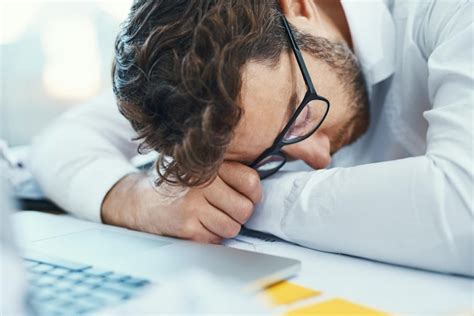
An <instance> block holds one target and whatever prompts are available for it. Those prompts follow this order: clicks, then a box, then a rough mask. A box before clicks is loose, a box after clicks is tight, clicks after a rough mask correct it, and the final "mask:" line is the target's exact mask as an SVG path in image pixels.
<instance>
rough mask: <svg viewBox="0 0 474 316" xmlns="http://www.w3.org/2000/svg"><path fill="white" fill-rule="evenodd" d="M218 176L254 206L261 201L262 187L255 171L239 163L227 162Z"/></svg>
mask: <svg viewBox="0 0 474 316" xmlns="http://www.w3.org/2000/svg"><path fill="white" fill-rule="evenodd" d="M218 174H219V177H221V179H222V180H223V181H224V182H225V183H227V185H229V186H230V187H232V188H234V189H235V190H237V191H239V192H240V193H242V194H243V195H245V196H246V197H247V198H249V199H250V200H251V201H252V202H253V203H254V204H256V203H258V202H260V201H261V199H262V185H261V182H260V177H259V175H258V173H257V171H255V170H254V169H252V168H250V167H249V166H246V165H244V164H241V163H238V162H225V163H224V164H223V165H222V167H221V168H220V169H219V173H218Z"/></svg>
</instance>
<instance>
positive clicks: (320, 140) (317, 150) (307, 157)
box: [283, 133, 331, 169]
mask: <svg viewBox="0 0 474 316" xmlns="http://www.w3.org/2000/svg"><path fill="white" fill-rule="evenodd" d="M283 151H284V152H285V153H286V154H287V155H288V156H289V157H290V158H293V159H299V160H303V161H304V162H306V163H307V164H308V165H309V166H310V167H312V168H314V169H324V168H326V167H327V166H328V165H329V164H330V163H331V154H330V153H331V143H330V141H329V138H328V137H327V136H326V135H325V134H322V133H321V134H319V133H316V134H314V135H312V136H310V137H309V138H307V139H305V140H304V141H302V142H300V143H296V144H294V145H288V146H285V147H284V148H283Z"/></svg>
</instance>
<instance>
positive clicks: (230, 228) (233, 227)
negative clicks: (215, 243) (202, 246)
mask: <svg viewBox="0 0 474 316" xmlns="http://www.w3.org/2000/svg"><path fill="white" fill-rule="evenodd" d="M240 227H241V226H240V225H239V224H238V223H236V222H229V223H228V224H227V225H226V228H225V231H224V235H225V236H222V237H225V238H233V237H235V236H237V235H238V234H239V232H240Z"/></svg>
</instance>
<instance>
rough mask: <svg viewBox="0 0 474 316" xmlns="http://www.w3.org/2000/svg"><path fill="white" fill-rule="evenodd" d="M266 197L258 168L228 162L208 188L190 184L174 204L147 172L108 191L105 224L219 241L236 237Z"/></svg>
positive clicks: (191, 238)
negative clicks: (255, 207)
mask: <svg viewBox="0 0 474 316" xmlns="http://www.w3.org/2000/svg"><path fill="white" fill-rule="evenodd" d="M261 198H262V186H261V183H260V178H259V176H258V174H257V172H256V171H255V170H253V169H251V168H249V167H248V166H245V165H243V164H240V163H237V162H226V163H224V164H223V165H222V167H221V168H220V170H219V173H218V176H217V177H216V179H215V180H214V181H213V182H212V183H211V184H209V185H208V186H206V187H199V188H191V189H189V190H188V191H187V192H186V194H184V195H183V196H181V197H178V198H176V200H174V201H173V202H172V203H170V202H169V201H167V200H169V197H167V196H164V195H162V194H160V193H158V192H157V191H156V190H155V188H153V185H152V183H151V181H150V180H149V179H148V177H147V176H146V175H145V174H142V173H136V174H130V175H128V176H126V177H124V178H123V179H121V180H120V181H119V182H117V183H116V184H115V186H114V187H113V188H112V189H111V190H110V191H109V193H108V194H107V196H106V197H105V199H104V202H103V204H102V220H103V222H104V223H106V224H111V225H116V226H123V227H126V228H130V229H134V230H139V231H144V232H148V233H153V234H158V235H166V236H172V237H178V238H183V239H190V240H194V241H199V242H205V243H220V242H221V240H222V239H223V238H231V237H234V236H236V235H237V234H238V233H239V231H240V228H241V226H242V225H243V224H244V223H245V222H246V221H247V220H248V219H249V218H250V216H251V215H252V212H253V209H254V205H255V204H256V203H258V202H259V201H260V200H261Z"/></svg>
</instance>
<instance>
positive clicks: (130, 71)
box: [32, 0, 474, 275]
mask: <svg viewBox="0 0 474 316" xmlns="http://www.w3.org/2000/svg"><path fill="white" fill-rule="evenodd" d="M472 10H473V7H472V2H470V1H391V0H385V1H383V0H374V1H366V2H358V1H350V0H345V1H340V2H339V1H333V0H280V1H278V2H277V1H274V0H262V1H250V0H248V1H246V0H242V1H227V0H216V1H184V0H183V1H137V2H136V3H135V4H134V5H133V7H132V9H131V13H130V16H129V18H128V19H127V21H126V22H125V23H124V24H123V26H122V30H121V32H120V34H119V35H118V37H117V42H116V56H115V60H114V68H113V81H114V83H113V85H114V92H115V95H116V99H117V105H118V108H119V110H120V112H121V113H122V114H123V116H124V117H126V118H127V119H128V121H129V122H130V123H131V125H132V126H133V130H132V129H131V128H130V126H129V123H128V122H127V120H125V119H124V118H123V117H121V116H120V115H119V114H118V111H117V110H116V107H115V106H116V105H114V104H112V102H110V103H107V102H106V101H99V103H97V104H95V105H89V106H88V107H84V108H80V109H78V110H75V111H73V112H71V113H69V114H66V115H65V116H64V117H63V118H62V119H60V120H59V121H58V122H57V123H56V124H55V125H54V126H53V127H51V128H50V129H49V130H48V131H47V132H46V133H45V134H44V135H43V136H42V137H41V138H39V140H37V142H36V144H35V146H34V150H33V160H32V168H33V169H34V172H35V174H36V176H37V177H38V179H39V181H40V183H41V184H42V186H43V188H44V190H45V192H46V193H47V194H48V195H49V196H50V197H51V198H52V199H53V200H54V201H55V202H57V203H58V204H59V205H61V206H63V207H64V208H65V209H67V210H69V211H71V212H73V213H75V214H77V215H79V216H82V217H85V218H89V219H91V220H96V221H100V220H102V221H103V222H104V223H108V224H113V225H120V226H124V227H128V228H131V229H137V230H142V231H147V232H151V233H156V234H164V235H171V236H176V237H180V238H187V239H192V240H197V241H201V242H212V243H218V242H220V241H221V240H222V238H229V237H233V236H235V235H236V234H237V233H238V232H239V230H240V228H241V226H242V225H244V224H245V225H246V226H247V227H249V228H253V229H258V230H262V231H266V232H269V233H272V234H275V235H277V236H280V237H282V238H284V239H286V240H289V241H292V242H295V243H298V244H301V245H304V246H307V247H311V248H315V249H319V250H323V251H330V252H338V253H345V254H350V255H354V256H361V257H366V258H371V259H374V260H380V261H385V262H391V263H395V264H402V265H409V266H414V267H419V268H425V269H432V270H437V271H443V272H450V273H459V274H467V275H473V274H474V271H473V262H472V249H473V247H472V246H473V245H472V244H473V231H472V227H473V226H472V224H473V216H474V214H473V210H472V189H473V169H472V161H473V126H472V125H473V124H472V122H473V121H472V116H473V101H474V95H473V82H474V80H473V63H472V58H473V57H472V56H473V46H474V45H473V19H472ZM101 102H102V103H101ZM369 118H370V120H369ZM369 122H370V123H369ZM134 137H135V138H134ZM132 138H133V139H134V141H131V139H132ZM138 144H141V145H140V146H141V148H142V149H150V150H155V151H157V152H159V153H160V156H159V158H158V162H157V164H156V177H155V178H152V179H150V177H149V176H147V175H145V174H143V173H139V172H138V171H137V170H136V169H135V168H133V167H132V166H131V164H130V163H129V159H130V157H132V156H133V154H134V152H135V150H136V148H137V146H138ZM336 152H337V153H336ZM53 157H54V158H53ZM287 159H288V160H289V159H292V160H302V161H304V162H305V163H306V164H307V165H309V166H310V167H312V168H313V169H315V170H311V171H309V170H308V168H303V169H298V167H295V166H293V168H296V169H298V170H300V171H299V172H288V171H281V170H280V168H281V167H282V166H283V164H285V162H286V160H287ZM326 167H332V168H328V169H324V168H326ZM277 171H279V172H277ZM260 178H262V179H263V178H265V180H263V181H261V180H260ZM153 182H154V183H153ZM262 186H263V190H262ZM178 188H187V189H178ZM262 192H264V193H262ZM255 206H257V207H256V208H255ZM251 216H252V219H251V220H250V221H249V219H250V217H251Z"/></svg>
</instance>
